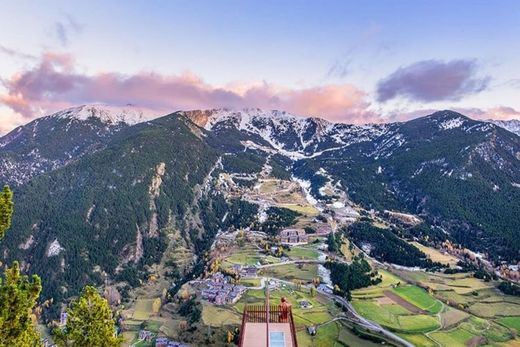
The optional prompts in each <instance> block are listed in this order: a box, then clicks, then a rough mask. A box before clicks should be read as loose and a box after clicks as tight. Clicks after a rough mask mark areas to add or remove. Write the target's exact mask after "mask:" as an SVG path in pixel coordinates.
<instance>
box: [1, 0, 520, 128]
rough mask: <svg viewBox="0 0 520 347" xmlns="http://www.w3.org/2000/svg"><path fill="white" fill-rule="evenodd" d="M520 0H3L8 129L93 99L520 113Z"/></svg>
mask: <svg viewBox="0 0 520 347" xmlns="http://www.w3.org/2000/svg"><path fill="white" fill-rule="evenodd" d="M519 38H520V1H516V0H511V1H506V0H497V1H479V0H458V1H449V0H445V1H443V0H431V1H426V0H409V1H405V0H393V1H390V0H386V1H378V0H373V1H368V0H359V1H347V0H342V1H310V0H307V1H304V0H301V1H300V0H294V1H280V0H276V1H275V0H258V1H254V0H248V1H238V0H236V1H232V0H221V1H210V0H207V1H197V0H190V1H153V0H150V1H144V0H143V1H122V0H120V1H110V0H105V1H96V0H90V1H79V0H78V1H53V0H48V1H45V2H43V1H25V0H17V1H16V2H15V1H7V0H0V133H5V132H8V131H9V130H11V129H13V128H14V127H16V126H18V125H21V124H25V123H27V122H29V121H31V120H32V119H34V118H36V117H40V116H43V115H47V114H50V113H52V112H54V111H58V110H60V109H63V108H67V107H70V106H75V105H81V104H98V103H99V104H109V105H114V106H123V105H127V104H132V105H136V106H138V107H141V108H144V109H147V110H151V111H153V112H155V113H157V114H167V113H170V112H174V111H177V110H187V109H208V108H220V107H228V108H233V109H240V108H250V107H259V108H264V109H281V110H285V111H288V112H291V113H294V114H297V115H302V116H319V117H323V118H326V119H329V120H331V121H334V122H345V123H378V122H390V121H404V120H407V119H411V118H414V117H418V116H423V115H426V114H429V113H431V112H432V111H434V110H438V109H453V110H456V111H459V112H461V113H463V114H466V115H468V116H471V117H473V118H478V119H488V118H495V119H513V118H517V119H520V97H519V96H520V95H519V93H520V59H519V58H518V57H520V39H519Z"/></svg>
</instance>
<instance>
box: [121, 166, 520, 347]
mask: <svg viewBox="0 0 520 347" xmlns="http://www.w3.org/2000/svg"><path fill="white" fill-rule="evenodd" d="M236 178H237V177H233V175H230V174H221V175H220V177H219V180H218V184H220V185H221V186H222V187H223V189H222V190H223V191H225V192H226V194H227V195H228V198H232V197H241V198H242V199H245V200H246V201H248V202H251V203H254V204H257V205H258V206H259V207H260V208H259V212H258V219H259V220H260V221H262V220H265V218H267V211H268V210H269V208H270V207H279V208H284V209H289V210H292V211H295V212H297V217H296V218H295V219H294V222H293V223H292V224H291V225H287V226H284V227H283V228H280V230H278V231H277V232H276V235H269V234H267V233H266V232H265V231H261V230H256V229H255V228H254V227H248V228H240V229H234V228H231V229H230V230H220V231H219V232H218V234H217V237H216V239H215V241H214V243H213V245H212V247H211V250H210V252H209V254H207V255H205V257H206V260H207V264H208V267H207V268H206V270H205V271H204V272H203V273H202V275H200V276H197V277H196V278H193V279H192V280H190V281H188V282H187V283H185V284H184V285H182V287H180V289H179V291H178V293H177V295H176V299H174V300H173V302H172V300H168V301H169V302H167V300H166V298H167V295H168V294H167V291H166V289H167V288H169V287H171V283H170V282H168V280H167V278H166V277H167V276H165V275H164V273H161V271H162V270H161V269H160V268H157V273H158V275H157V276H151V278H150V281H149V282H150V283H149V284H148V285H145V286H143V288H141V289H138V291H137V292H136V293H135V295H134V297H133V299H132V302H131V304H130V305H129V306H128V307H123V308H122V310H121V313H122V317H124V321H123V323H122V327H123V330H124V332H123V335H124V336H125V337H126V338H127V340H130V341H133V342H132V343H131V346H135V347H139V346H156V347H173V346H186V345H198V344H212V345H222V346H226V345H228V343H232V342H233V341H235V342H236V341H237V338H238V336H239V331H238V329H237V328H236V327H238V326H240V323H241V319H242V312H243V310H244V307H245V306H246V305H251V304H263V303H264V301H265V293H266V287H267V288H268V289H269V293H270V294H269V296H270V297H269V300H270V302H271V303H275V304H278V303H280V302H281V300H282V298H283V299H284V300H287V301H288V303H289V304H290V305H291V306H292V308H293V311H292V312H293V315H294V317H295V318H294V319H295V322H296V331H297V338H298V341H299V344H300V345H301V346H329V345H330V344H328V343H330V341H339V342H341V341H343V342H341V343H347V344H348V345H354V346H371V345H377V344H380V343H395V342H396V341H397V342H400V343H402V344H405V345H406V341H407V339H403V334H395V333H394V332H395V331H396V330H399V331H403V332H404V337H406V338H408V341H409V339H410V338H412V339H424V338H429V337H427V336H430V334H431V335H433V336H434V335H435V334H437V335H439V336H440V338H442V337H443V336H444V335H442V334H448V333H445V332H443V331H442V329H444V328H446V329H447V328H449V327H457V326H458V324H460V323H461V322H463V321H465V320H467V319H468V318H471V317H472V316H471V313H465V312H464V311H457V310H453V309H452V308H450V305H452V304H453V301H452V300H455V299H454V298H455V297H456V298H460V297H461V296H465V295H469V294H468V293H471V292H474V291H475V290H482V291H486V290H489V289H490V288H492V286H491V285H490V284H488V283H487V282H484V281H481V280H477V279H475V278H472V277H471V276H470V275H467V274H456V275H452V276H451V277H450V276H449V275H442V274H439V275H437V274H429V273H427V272H424V271H422V270H421V269H417V268H405V267H401V266H393V265H392V264H386V263H381V262H379V261H377V260H375V259H372V258H371V257H370V254H369V251H370V249H369V248H365V247H361V248H358V247H356V245H354V244H353V243H350V242H349V240H347V239H346V238H342V239H341V249H340V250H339V251H338V252H331V251H329V247H328V238H329V234H331V233H335V232H337V231H338V230H340V229H341V228H343V227H345V226H348V225H349V224H351V223H354V222H355V221H357V220H359V219H360V218H361V217H362V216H365V218H369V219H370V220H371V221H373V223H375V224H377V225H379V226H381V227H386V226H387V225H389V224H390V223H392V221H398V222H399V223H405V224H411V225H414V223H415V224H417V223H420V219H419V218H418V217H417V216H413V215H409V214H404V213H399V212H391V211H385V213H383V214H378V213H375V212H374V211H366V210H362V209H360V208H359V207H357V206H355V205H354V204H352V203H351V202H350V201H349V200H348V199H347V197H346V195H345V193H344V192H342V191H341V189H338V187H337V186H334V185H332V184H331V183H330V182H329V183H327V184H326V185H325V186H324V187H323V188H322V189H321V191H320V193H321V194H323V195H326V196H329V197H331V198H330V199H328V200H327V201H326V202H324V201H316V200H314V199H313V198H312V196H311V195H310V187H309V184H308V182H301V181H296V180H290V181H289V180H280V179H276V178H271V177H269V176H268V175H267V174H266V173H264V177H260V178H258V180H257V181H256V183H255V184H254V186H250V187H247V186H246V187H244V186H240V185H237V184H235V182H234V179H236ZM240 178H242V179H243V178H244V177H240ZM412 243H413V244H414V245H416V246H417V247H419V248H420V249H421V250H422V251H423V252H424V253H425V254H427V255H428V256H429V257H430V258H431V259H432V260H434V261H438V262H441V263H445V264H446V265H447V266H451V267H453V268H455V267H457V263H458V260H459V259H469V261H475V262H477V261H478V262H479V263H482V264H486V262H485V259H484V258H483V257H482V255H479V254H476V253H473V252H471V251H469V250H465V249H461V248H459V247H456V246H453V245H451V244H450V243H446V244H444V245H443V247H442V249H434V248H430V247H426V246H423V245H421V244H419V243H418V242H415V241H413V242H412ZM177 248H178V249H179V248H180V250H177V251H176V252H175V254H174V255H173V257H174V258H175V261H176V263H177V264H182V262H183V261H186V262H188V261H189V260H190V257H192V256H193V255H192V254H190V253H189V252H188V251H187V250H186V251H183V250H182V247H179V245H177ZM360 255H361V256H363V257H365V258H366V259H368V261H369V262H370V263H371V265H372V266H375V268H376V269H377V271H378V274H379V276H380V278H381V279H382V282H381V283H380V284H378V285H376V286H373V287H369V288H367V289H360V290H356V291H354V292H353V293H352V297H353V299H352V302H347V301H346V300H345V299H343V298H342V297H341V296H338V295H336V289H337V288H335V286H334V285H333V283H332V281H331V278H330V271H329V269H328V268H327V267H326V263H327V262H328V261H330V260H334V261H336V262H344V263H350V262H351V261H352V259H353V257H356V256H360ZM496 271H501V273H502V274H504V273H505V272H506V271H505V268H504V269H496ZM515 271H516V272H515ZM507 272H508V276H510V277H514V276H516V275H515V273H517V269H514V268H507ZM455 279H456V280H457V283H466V284H467V287H466V286H465V285H463V286H462V287H460V286H459V285H458V284H455ZM461 281H462V282H461ZM421 288H423V289H421ZM438 288H442V289H443V291H442V292H435V290H436V289H438ZM451 290H452V291H453V293H454V295H455V294H456V296H451V295H448V296H443V295H446V293H451V292H450V291H451ZM417 291H421V292H419V293H418V292H417ZM412 292H413V295H414V296H417V295H419V297H423V296H424V297H423V298H422V300H423V301H422V302H421V301H419V302H418V301H417V300H415V299H413V298H412V296H411V293H412ZM434 293H435V295H434ZM187 303H188V304H190V305H192V306H190V307H189V308H186V310H192V311H189V313H188V314H187V316H188V317H192V316H191V315H193V314H196V315H198V316H200V317H199V318H200V322H199V323H193V322H190V321H189V320H190V318H185V316H179V314H178V312H179V311H182V310H183V309H184V308H185V306H186V305H187ZM475 303H476V304H479V301H478V300H476V301H475ZM195 305H196V307H197V308H194V307H195ZM461 305H467V306H460V309H463V308H466V307H467V308H468V311H469V312H471V306H470V305H469V304H468V303H467V302H466V304H461ZM376 307H377V308H378V309H377V310H374V308H376ZM391 307H392V309H391V310H390V311H388V312H387V311H386V310H387V309H390V308H391ZM393 307H395V309H394V308H393ZM368 308H370V309H368ZM193 310H195V311H193ZM197 310H200V311H197ZM372 311H373V312H376V313H373V312H372ZM194 312H195V313H194ZM378 312H379V313H378ZM455 312H457V313H455ZM367 315H368V317H367ZM378 315H380V316H378ZM385 315H386V316H385ZM388 315H391V317H390V318H388V319H390V320H389V321H386V320H385V319H387V318H384V317H387V316H388ZM382 317H383V318H382ZM439 317H440V318H439ZM366 318H369V319H371V320H370V321H369V320H367V319H366ZM448 321H449V322H450V325H449V326H448V325H446V324H447V323H446V322H448ZM475 324H476V323H475ZM443 327H444V328H443ZM193 329H197V333H194V330H193ZM417 329H418V330H417ZM417 331H419V333H417ZM408 335H410V336H408ZM441 335H442V336H441ZM367 339H368V340H367ZM179 341H189V342H184V343H181V342H179ZM338 345H339V344H338Z"/></svg>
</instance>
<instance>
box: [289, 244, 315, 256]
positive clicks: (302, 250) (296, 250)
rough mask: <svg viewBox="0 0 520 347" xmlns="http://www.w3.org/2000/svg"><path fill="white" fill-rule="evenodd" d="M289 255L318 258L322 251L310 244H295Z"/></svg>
mask: <svg viewBox="0 0 520 347" xmlns="http://www.w3.org/2000/svg"><path fill="white" fill-rule="evenodd" d="M287 255H288V257H289V258H291V259H318V258H319V257H320V253H319V252H318V251H317V250H316V249H314V248H311V247H309V246H306V247H304V246H294V247H291V250H290V251H289V252H287Z"/></svg>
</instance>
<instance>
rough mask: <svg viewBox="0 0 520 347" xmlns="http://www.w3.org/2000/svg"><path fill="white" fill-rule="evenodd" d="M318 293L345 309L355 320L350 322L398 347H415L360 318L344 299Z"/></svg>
mask: <svg viewBox="0 0 520 347" xmlns="http://www.w3.org/2000/svg"><path fill="white" fill-rule="evenodd" d="M320 293H321V294H323V295H325V296H326V297H328V298H329V299H331V300H334V301H337V302H339V303H340V304H341V305H342V306H343V307H344V308H346V309H347V311H348V312H350V314H352V315H353V316H354V317H355V318H356V319H355V320H352V321H354V322H355V323H357V324H359V325H361V326H362V327H364V328H366V329H369V330H372V331H373V332H376V333H379V334H381V335H384V336H385V337H387V338H388V339H390V340H392V341H394V342H397V343H398V344H400V345H403V346H406V347H415V346H414V345H413V344H411V343H410V342H408V341H406V340H405V339H403V338H401V337H399V336H397V335H396V334H394V333H392V332H391V331H388V330H386V329H385V328H383V327H382V326H380V325H379V324H377V323H375V322H372V321H369V320H368V319H366V318H364V317H362V316H360V315H359V314H358V313H357V312H356V310H355V309H354V307H353V306H352V304H351V303H350V302H348V301H347V300H346V299H345V298H342V297H341V296H338V295H334V294H328V293H324V292H320Z"/></svg>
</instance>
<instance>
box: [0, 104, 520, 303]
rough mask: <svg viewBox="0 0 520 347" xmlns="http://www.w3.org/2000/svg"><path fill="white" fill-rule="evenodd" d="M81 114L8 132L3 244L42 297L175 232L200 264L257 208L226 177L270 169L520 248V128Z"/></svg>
mask: <svg viewBox="0 0 520 347" xmlns="http://www.w3.org/2000/svg"><path fill="white" fill-rule="evenodd" d="M79 114H81V112H80V113H79ZM77 115H78V112H70V111H64V112H62V113H60V114H57V115H54V116H50V117H45V118H42V119H40V120H36V121H34V122H32V123H30V124H28V125H26V126H24V127H21V128H19V129H16V130H15V131H13V132H11V133H10V134H8V135H6V136H4V137H2V138H0V164H1V165H2V166H0V168H2V170H1V171H0V174H1V177H2V179H3V181H4V182H7V183H10V184H11V185H12V186H13V190H14V193H15V203H16V211H15V214H14V216H13V226H12V230H11V232H10V233H9V234H8V236H7V237H6V239H5V241H4V242H3V244H2V249H1V250H0V252H1V253H0V254H1V256H2V260H4V261H12V260H14V259H20V260H23V265H24V266H25V269H26V270H28V271H29V272H36V273H39V274H40V275H41V276H42V278H43V280H44V288H45V293H44V298H45V297H54V298H55V299H60V298H63V297H67V296H69V295H73V294H76V293H77V290H78V289H79V288H81V287H82V286H83V285H85V284H87V283H91V282H94V283H101V282H102V281H104V280H117V278H118V276H119V274H121V273H122V272H124V271H126V270H127V269H137V270H139V269H141V270H142V269H143V268H144V267H145V266H148V265H151V264H154V263H157V262H159V261H160V259H161V257H162V255H163V252H164V250H165V249H166V247H168V246H172V247H174V246H175V245H174V244H172V242H171V241H172V238H173V236H172V235H173V234H176V235H177V236H176V237H177V238H180V239H181V242H182V243H183V245H184V246H185V247H187V248H188V249H190V250H191V251H192V252H193V254H194V255H195V256H194V259H193V265H195V264H196V262H197V259H198V258H199V257H200V256H202V255H203V253H204V252H205V250H206V249H207V248H208V247H209V246H210V245H211V242H212V240H213V236H214V235H215V233H216V232H217V231H218V229H220V228H225V227H227V226H230V225H231V224H230V223H235V221H237V222H236V223H238V224H240V223H241V222H239V221H240V220H241V217H240V214H241V211H244V209H248V210H251V211H253V212H252V213H253V214H254V213H256V212H254V211H256V210H255V209H254V208H252V207H251V208H250V206H249V205H248V204H245V203H243V202H240V200H239V198H240V197H238V200H234V201H229V200H228V201H226V200H225V199H224V197H223V194H221V191H220V188H219V187H217V185H215V182H216V181H217V180H218V179H219V175H220V174H226V175H229V176H231V177H232V179H233V180H235V183H237V184H242V185H254V184H255V182H256V181H257V180H258V177H260V175H261V174H262V175H265V174H267V175H271V176H275V177H278V178H282V179H287V180H289V179H292V178H297V179H299V180H303V181H308V182H309V183H310V188H311V189H310V193H311V194H312V195H313V197H314V198H315V199H318V200H322V201H326V199H327V197H326V196H323V195H321V193H320V188H322V187H323V186H324V185H325V184H326V183H327V182H332V183H333V184H334V185H335V186H336V187H340V188H341V189H342V190H343V191H345V192H346V194H347V196H348V198H349V199H351V200H352V201H353V202H355V203H357V204H359V205H361V206H363V207H365V208H367V209H375V210H378V211H383V210H395V211H403V212H412V213H416V214H419V215H420V216H421V217H422V218H423V219H424V220H425V221H426V222H427V224H428V225H430V226H432V227H433V228H434V229H435V233H432V237H439V235H445V236H446V238H452V239H454V240H456V241H458V242H460V243H461V244H463V245H465V246H466V247H469V248H472V249H474V250H477V251H482V252H488V253H489V255H490V257H491V258H493V259H495V260H498V259H506V260H511V261H513V260H518V259H519V258H520V257H519V250H520V232H519V229H518V227H517V226H518V225H520V215H519V214H518V213H517V211H520V137H518V136H517V135H515V134H513V133H511V132H508V131H506V130H505V129H502V128H500V127H498V126H496V125H493V124H491V123H488V122H478V121H474V120H471V119H469V118H467V117H464V116H463V115H461V114H458V113H455V112H451V111H442V112H437V113H435V114H432V115H430V116H427V117H423V118H419V119H416V120H412V121H409V122H404V123H391V124H380V125H364V126H358V125H346V124H334V123H330V122H328V121H325V120H322V119H318V118H299V117H295V116H292V115H290V114H287V113H285V112H280V111H262V110H257V109H254V110H242V111H229V110H208V111H190V112H177V113H174V114H171V115H168V116H165V117H162V118H158V119H155V120H153V121H146V122H145V121H143V120H142V119H141V118H139V117H137V118H136V117H130V119H126V118H125V117H119V116H117V112H116V115H114V114H110V113H109V114H106V113H100V112H97V113H96V112H94V114H91V115H88V113H87V114H86V115H85V114H83V116H77ZM229 211H231V212H230V213H229V216H227V213H228V212H229ZM233 211H234V212H233ZM248 218H249V217H248ZM248 221H249V222H250V220H249V219H248ZM236 223H235V224H236ZM244 226H245V224H244Z"/></svg>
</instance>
